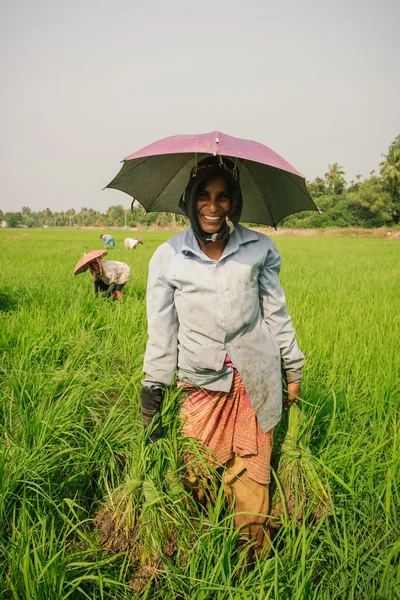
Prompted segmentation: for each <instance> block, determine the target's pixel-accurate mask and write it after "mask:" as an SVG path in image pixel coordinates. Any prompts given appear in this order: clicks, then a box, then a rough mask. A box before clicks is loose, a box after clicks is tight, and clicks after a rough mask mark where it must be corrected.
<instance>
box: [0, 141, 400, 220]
mask: <svg viewBox="0 0 400 600" xmlns="http://www.w3.org/2000/svg"><path fill="white" fill-rule="evenodd" d="M379 166H380V169H379V173H377V172H376V171H371V173H370V176H369V177H367V178H364V179H362V176H361V175H357V176H356V178H355V180H353V181H350V182H349V183H347V181H346V179H345V173H344V170H343V168H342V167H341V166H340V164H339V163H337V162H335V163H333V164H332V165H328V170H327V172H326V173H325V174H324V176H323V177H316V178H315V179H314V180H312V181H310V182H308V184H307V187H308V190H309V192H310V194H311V196H312V198H313V200H314V202H315V203H316V205H317V206H318V208H319V209H320V210H321V211H322V214H319V213H316V212H312V211H304V212H300V213H296V214H294V215H290V216H289V217H287V218H286V219H284V221H282V222H281V223H280V226H283V227H296V228H324V227H366V228H373V227H384V226H391V225H393V224H397V223H399V221H400V135H398V136H397V137H396V138H395V140H394V141H393V142H392V144H391V145H390V146H389V149H388V152H387V153H386V154H383V160H382V162H381V163H380V165H379ZM135 204H136V203H135ZM0 221H2V222H3V223H6V224H7V226H8V227H104V228H107V227H124V226H127V227H139V228H140V227H144V228H146V227H150V226H152V225H159V226H161V227H166V228H167V227H169V226H171V225H186V224H187V223H188V221H187V219H185V217H183V216H181V215H173V214H170V213H146V212H145V210H144V209H143V207H142V206H140V205H139V204H137V205H136V206H133V208H132V209H131V210H127V209H125V208H124V207H123V206H122V205H115V206H110V207H109V208H108V209H107V211H106V212H104V213H102V212H99V211H96V210H94V209H93V208H82V210H81V211H79V212H76V211H75V210H74V209H73V208H70V209H68V210H67V211H60V212H52V211H51V210H50V209H49V208H46V209H44V210H42V211H38V212H35V211H32V210H31V209H30V208H29V207H28V206H24V207H23V208H22V210H21V211H20V212H6V213H3V211H1V210H0ZM252 225H256V223H253V224H252Z"/></svg>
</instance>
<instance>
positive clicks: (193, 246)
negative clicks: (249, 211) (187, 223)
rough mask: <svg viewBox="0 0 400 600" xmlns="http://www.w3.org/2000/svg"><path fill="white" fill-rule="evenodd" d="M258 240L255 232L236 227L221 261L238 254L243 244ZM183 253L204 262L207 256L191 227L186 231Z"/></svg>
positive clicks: (240, 226) (239, 226)
mask: <svg viewBox="0 0 400 600" xmlns="http://www.w3.org/2000/svg"><path fill="white" fill-rule="evenodd" d="M257 240H258V235H257V233H256V232H255V231H252V230H251V229H247V227H243V225H237V226H236V227H235V230H234V231H233V232H232V233H231V234H230V236H229V238H228V243H227V245H226V248H225V250H224V252H223V254H222V256H221V259H220V260H223V259H224V258H226V257H227V256H229V255H230V254H233V253H234V252H236V251H237V250H238V249H239V246H241V245H242V244H247V243H248V242H256V241H257ZM182 252H183V254H185V255H187V254H195V255H196V256H198V257H200V258H202V259H203V260H204V257H205V254H204V252H203V251H202V250H201V248H200V246H199V242H198V241H197V238H196V236H195V234H194V231H193V229H192V228H191V227H188V229H186V231H185V233H184V237H183V241H182ZM208 260H210V259H208Z"/></svg>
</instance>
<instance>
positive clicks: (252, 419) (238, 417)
mask: <svg viewBox="0 0 400 600" xmlns="http://www.w3.org/2000/svg"><path fill="white" fill-rule="evenodd" d="M225 366H228V367H233V369H234V376H233V382H232V387H231V389H230V391H229V392H219V391H211V390H206V389H204V388H192V387H190V388H189V387H188V386H187V385H185V389H186V391H187V396H186V398H185V400H184V403H183V406H182V409H181V417H182V419H183V420H184V426H183V433H184V435H186V436H188V437H194V438H197V439H199V440H200V441H201V442H202V443H203V444H204V445H206V446H208V448H210V450H211V451H212V452H213V453H214V455H215V456H216V459H217V460H216V463H218V461H219V462H220V464H225V463H226V462H228V460H230V459H231V458H233V456H234V455H235V454H237V455H239V456H240V457H242V458H243V462H244V464H245V466H246V469H247V473H248V475H249V477H250V478H251V479H253V480H254V481H256V482H258V483H264V484H268V483H270V480H271V473H270V460H271V452H272V440H273V429H272V430H271V431H268V433H264V432H263V430H262V429H261V427H260V425H259V423H258V421H257V417H256V415H255V412H254V408H253V406H252V404H251V402H250V398H249V397H248V395H247V392H246V389H245V387H244V384H243V381H242V379H241V377H240V375H239V373H238V371H237V370H236V369H235V367H234V365H233V364H232V362H231V360H230V358H229V357H228V356H227V357H226V359H225ZM216 466H219V465H218V464H216Z"/></svg>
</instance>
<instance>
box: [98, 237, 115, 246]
mask: <svg viewBox="0 0 400 600" xmlns="http://www.w3.org/2000/svg"><path fill="white" fill-rule="evenodd" d="M100 239H101V240H102V241H103V244H104V248H115V240H114V238H113V236H112V235H101V236H100Z"/></svg>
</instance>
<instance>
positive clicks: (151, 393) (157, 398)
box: [140, 385, 164, 442]
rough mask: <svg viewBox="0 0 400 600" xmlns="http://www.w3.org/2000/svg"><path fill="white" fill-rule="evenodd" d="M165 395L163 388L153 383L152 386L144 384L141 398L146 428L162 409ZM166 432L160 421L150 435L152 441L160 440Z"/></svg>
mask: <svg viewBox="0 0 400 600" xmlns="http://www.w3.org/2000/svg"><path fill="white" fill-rule="evenodd" d="M163 396H164V390H163V388H161V387H159V386H156V385H152V386H151V387H147V386H143V387H142V390H141V392H140V398H141V400H142V421H143V427H144V428H145V430H146V429H147V428H148V427H149V425H150V423H151V422H152V420H153V418H154V416H155V414H156V413H158V412H159V411H160V407H161V402H162V399H163ZM163 433H164V429H163V427H162V425H161V423H159V424H158V425H157V427H156V429H155V430H154V431H153V432H152V434H151V435H150V437H149V441H150V442H155V441H156V440H159V439H160V438H161V437H162V436H163Z"/></svg>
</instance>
